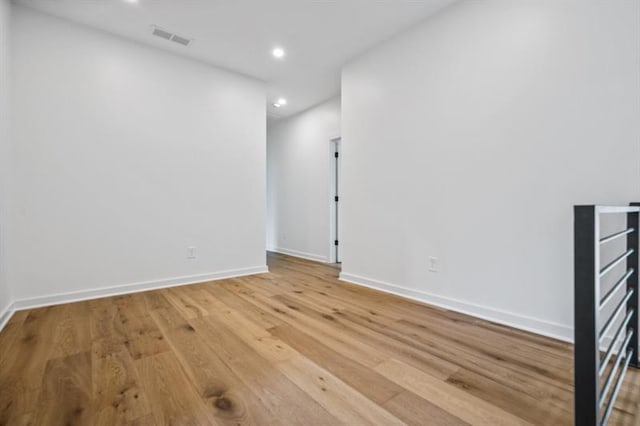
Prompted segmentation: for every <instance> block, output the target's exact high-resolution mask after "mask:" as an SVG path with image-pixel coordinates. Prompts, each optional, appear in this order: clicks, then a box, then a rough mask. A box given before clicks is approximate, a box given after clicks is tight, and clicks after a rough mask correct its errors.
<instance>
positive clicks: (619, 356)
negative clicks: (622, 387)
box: [598, 333, 633, 407]
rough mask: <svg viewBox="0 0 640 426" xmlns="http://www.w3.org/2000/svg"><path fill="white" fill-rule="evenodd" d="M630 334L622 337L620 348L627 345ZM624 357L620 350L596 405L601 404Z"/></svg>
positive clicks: (631, 334)
mask: <svg viewBox="0 0 640 426" xmlns="http://www.w3.org/2000/svg"><path fill="white" fill-rule="evenodd" d="M631 336H633V333H629V335H628V336H627V338H626V339H624V343H623V344H622V348H626V347H628V346H629V341H630V340H631ZM625 358H626V356H625V352H622V351H620V353H619V354H618V356H617V357H616V362H615V364H613V367H612V368H611V371H610V372H609V375H608V376H607V380H606V381H605V382H604V386H603V387H602V391H601V392H600V399H599V401H598V407H600V406H602V403H603V402H604V400H605V399H606V396H607V392H609V388H610V387H611V383H612V381H613V378H614V377H615V375H616V373H617V372H618V369H619V368H620V364H621V363H622V360H623V359H625Z"/></svg>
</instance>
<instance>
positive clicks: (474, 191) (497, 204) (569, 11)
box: [342, 0, 640, 339]
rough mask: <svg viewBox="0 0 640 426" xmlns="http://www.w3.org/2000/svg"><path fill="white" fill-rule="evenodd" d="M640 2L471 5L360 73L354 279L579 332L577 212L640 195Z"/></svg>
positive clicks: (394, 45)
mask: <svg viewBox="0 0 640 426" xmlns="http://www.w3.org/2000/svg"><path fill="white" fill-rule="evenodd" d="M638 5H639V3H638V2H637V1H625V0H614V1H607V2H600V1H588V2H557V1H551V0H549V1H537V2H534V1H530V2H528V1H522V2H512V1H488V0H487V1H482V2H471V1H468V2H460V3H457V4H456V5H454V6H452V7H450V8H448V9H446V10H444V11H443V12H442V13H440V14H439V15H436V16H435V17H433V18H432V19H429V20H428V21H426V22H425V23H424V24H422V25H420V26H418V27H416V28H414V29H412V30H411V31H409V32H407V33H405V34H403V35H400V36H398V37H396V38H394V39H392V40H390V41H388V42H387V43H385V44H383V45H381V46H379V47H377V48H375V49H373V50H372V51H370V52H369V53H367V54H365V55H364V56H362V57H359V58H357V59H355V60H354V61H353V62H351V63H350V64H348V65H347V66H346V67H345V68H344V71H343V75H342V107H343V125H342V131H343V138H344V139H345V140H346V141H348V143H345V145H344V147H343V166H344V169H343V170H344V180H343V184H344V185H343V187H344V202H343V212H344V213H343V216H344V220H343V221H344V224H345V226H344V229H343V232H344V236H343V240H344V246H343V249H344V250H343V275H342V277H343V278H344V279H347V280H351V281H355V282H359V283H362V284H366V285H371V286H375V287H378V288H382V289H386V290H389V291H395V292H398V293H401V294H404V295H407V296H411V297H415V298H418V299H422V300H426V301H430V302H433V303H437V304H440V305H444V306H449V307H452V308H455V309H458V310H461V311H466V312H470V313H473V314H475V315H480V316H484V317H488V318H493V319H495V320H498V321H502V322H506V323H510V324H513V325H515V326H519V327H522V328H528V329H532V330H536V331H539V332H542V333H546V334H550V335H556V336H560V337H563V338H567V339H568V338H571V337H572V322H573V294H572V293H573V273H572V271H573V269H572V268H573V265H572V262H573V252H572V250H573V247H572V245H573V239H572V238H573V237H572V232H573V222H572V220H573V219H572V214H573V212H572V206H573V205H574V204H581V203H589V204H593V203H603V204H606V203H615V204H619V203H627V202H629V201H632V200H638V199H640V191H639V190H640V186H639V184H640V181H639V178H640V173H639V172H640V162H639V161H640V144H639V142H640V120H639V117H640V36H639V35H640V9H639V6H638ZM429 256H434V257H437V258H438V263H439V265H438V268H439V272H429V271H428V258H429Z"/></svg>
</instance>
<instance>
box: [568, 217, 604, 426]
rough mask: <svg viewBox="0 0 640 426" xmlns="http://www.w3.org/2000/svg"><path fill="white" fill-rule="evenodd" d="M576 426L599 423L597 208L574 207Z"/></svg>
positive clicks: (598, 232)
mask: <svg viewBox="0 0 640 426" xmlns="http://www.w3.org/2000/svg"><path fill="white" fill-rule="evenodd" d="M573 231H574V233H573V235H574V246H573V250H574V286H575V289H574V294H575V297H574V340H575V345H574V358H575V371H574V378H575V380H574V385H575V400H574V405H575V407H574V408H575V409H574V413H575V424H576V425H579V426H595V425H597V424H598V422H599V418H598V411H599V410H598V408H599V407H598V399H599V389H598V384H599V360H600V352H599V347H598V341H599V328H598V314H599V309H598V308H599V302H600V279H599V270H598V269H599V265H598V259H599V254H598V251H599V235H600V230H599V222H598V211H597V210H596V206H575V207H574V230H573Z"/></svg>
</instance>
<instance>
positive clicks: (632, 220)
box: [625, 203, 640, 368]
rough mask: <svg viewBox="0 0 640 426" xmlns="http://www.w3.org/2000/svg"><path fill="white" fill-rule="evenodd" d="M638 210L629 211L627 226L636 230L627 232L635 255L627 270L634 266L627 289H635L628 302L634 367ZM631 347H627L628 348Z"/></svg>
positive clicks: (639, 250)
mask: <svg viewBox="0 0 640 426" xmlns="http://www.w3.org/2000/svg"><path fill="white" fill-rule="evenodd" d="M630 205H631V206H640V203H631V204H630ZM638 216H639V215H638V212H631V213H627V228H634V229H635V230H636V232H631V233H630V234H627V250H629V249H633V250H634V252H633V255H631V256H629V257H628V258H627V270H628V269H629V268H633V271H634V273H633V274H631V276H630V277H629V278H628V279H627V290H628V289H633V290H634V292H633V294H632V295H631V298H630V299H629V301H628V302H627V312H631V311H632V310H633V316H632V317H631V321H630V324H631V329H632V330H633V336H632V337H631V340H630V341H629V348H630V349H631V350H632V351H633V352H632V354H631V361H630V362H629V365H631V366H633V367H636V368H637V367H638V306H639V304H638V302H639V300H640V299H639V298H638V274H639V273H640V271H638V256H639V255H640V246H639V241H640V239H639V238H638V233H639V232H640V229H638V227H639V226H640V223H639V222H638V218H639V217H638ZM629 348H627V349H625V350H628V349H629Z"/></svg>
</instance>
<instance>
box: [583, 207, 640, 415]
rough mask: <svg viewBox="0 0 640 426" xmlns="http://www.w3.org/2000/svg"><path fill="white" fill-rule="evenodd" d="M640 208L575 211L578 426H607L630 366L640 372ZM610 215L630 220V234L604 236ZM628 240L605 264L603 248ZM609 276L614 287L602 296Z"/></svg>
mask: <svg viewBox="0 0 640 426" xmlns="http://www.w3.org/2000/svg"><path fill="white" fill-rule="evenodd" d="M638 206H640V204H638V203H632V204H631V205H630V206H628V207H626V206H625V207H613V206H575V207H574V254H575V259H574V268H575V271H574V272H575V299H574V320H575V321H574V338H575V347H574V363H575V365H574V367H575V372H574V374H575V399H574V403H575V411H574V413H575V415H574V419H575V424H576V425H580V426H595V425H598V426H600V425H606V424H607V423H608V421H609V418H610V416H611V412H612V410H613V407H614V405H615V401H616V398H617V397H618V393H619V392H620V389H621V387H622V383H623V381H624V377H625V374H626V372H627V369H628V367H629V366H633V367H636V368H637V367H638V300H639V299H638V256H639V254H640V247H639V246H638V242H639V240H638V232H639V229H640V223H639V222H638V216H639V214H638V213H639V212H640V207H638ZM605 215H607V216H609V215H626V229H624V230H622V231H618V232H614V233H612V234H610V235H605V236H601V235H600V234H601V220H602V217H603V216H605ZM623 238H624V239H626V248H625V249H624V250H621V251H622V253H619V254H617V255H615V256H614V257H613V260H611V261H610V262H608V263H606V264H605V265H602V264H601V249H602V248H603V247H605V246H607V245H608V243H610V242H613V241H616V240H617V241H621V240H622V239H623ZM622 241H623V240H622ZM623 263H626V269H625V270H623V271H622V272H617V273H618V275H620V276H619V277H612V275H614V273H616V272H615V271H619V270H620V269H621V268H619V266H621V265H622V264H623ZM605 277H607V280H609V279H611V278H613V285H611V286H610V288H609V290H608V291H606V292H605V293H604V295H603V296H601V292H602V286H601V285H602V281H603V279H604V278H605ZM623 289H624V290H623ZM623 291H624V293H623ZM607 310H609V311H610V313H609V314H605V312H606V311H607ZM611 336H612V337H611ZM609 338H610V341H609V342H607V340H609ZM614 356H615V358H614Z"/></svg>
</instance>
